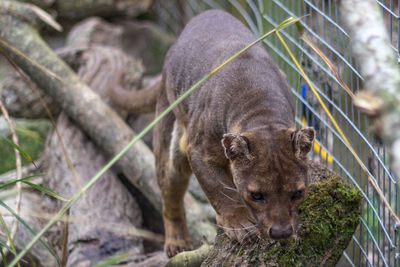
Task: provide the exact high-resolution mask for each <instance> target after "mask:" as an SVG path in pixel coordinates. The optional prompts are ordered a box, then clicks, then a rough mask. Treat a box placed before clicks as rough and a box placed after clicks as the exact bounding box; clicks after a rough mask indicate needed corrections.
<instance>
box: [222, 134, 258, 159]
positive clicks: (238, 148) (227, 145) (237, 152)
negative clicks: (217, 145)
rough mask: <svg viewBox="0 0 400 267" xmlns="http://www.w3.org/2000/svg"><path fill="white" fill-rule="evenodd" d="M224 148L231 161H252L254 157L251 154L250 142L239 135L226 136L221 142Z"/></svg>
mask: <svg viewBox="0 0 400 267" xmlns="http://www.w3.org/2000/svg"><path fill="white" fill-rule="evenodd" d="M221 144H222V147H223V148H224V153H225V156H226V157H227V158H228V159H229V160H232V161H233V160H234V159H237V158H242V159H248V160H251V159H252V158H253V157H252V155H251V154H250V148H249V147H250V146H249V140H248V139H247V137H245V136H241V135H237V134H232V133H228V134H224V136H223V138H222V140H221Z"/></svg>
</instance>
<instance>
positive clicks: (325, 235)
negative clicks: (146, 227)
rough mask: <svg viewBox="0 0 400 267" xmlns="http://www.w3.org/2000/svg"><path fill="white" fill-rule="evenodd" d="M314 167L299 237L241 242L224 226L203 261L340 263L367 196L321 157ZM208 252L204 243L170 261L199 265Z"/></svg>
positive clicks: (210, 263)
mask: <svg viewBox="0 0 400 267" xmlns="http://www.w3.org/2000/svg"><path fill="white" fill-rule="evenodd" d="M311 167H312V168H311V170H312V171H311V176H310V180H311V181H314V183H313V184H311V185H310V187H309V191H308V195H307V198H306V200H305V201H304V203H303V204H302V205H301V207H300V210H299V222H300V223H299V228H298V230H297V234H296V236H294V237H291V238H289V239H287V240H284V241H280V242H278V241H274V240H271V239H254V240H250V241H248V242H247V243H245V244H239V243H237V242H236V241H232V240H230V239H229V238H228V237H227V236H226V235H225V234H224V233H223V231H220V232H219V233H218V235H217V237H216V239H215V242H214V246H213V247H212V248H211V250H210V251H209V252H208V255H207V257H206V258H205V260H204V261H203V262H202V266H335V265H336V263H337V262H338V261H339V259H340V257H341V255H342V253H343V251H344V250H345V249H346V247H347V245H348V243H349V242H350V240H351V237H352V235H353V234H354V232H355V230H356V228H357V225H358V223H359V220H360V205H361V199H362V197H361V194H360V192H359V191H358V190H357V189H356V188H352V187H350V186H349V185H347V184H345V183H343V181H342V179H341V178H340V177H339V176H337V175H336V174H334V173H333V172H332V171H330V170H328V169H327V168H326V167H324V166H322V165H320V164H319V163H315V162H314V163H313V164H312V166H311ZM182 254H184V255H182ZM202 255H205V253H204V247H202V248H201V249H199V250H196V251H192V252H184V253H181V254H178V255H177V256H175V257H174V258H172V259H171V260H170V261H169V263H168V266H169V267H176V266H198V265H196V264H194V265H191V264H190V263H191V262H198V258H199V257H200V256H202ZM203 257H205V256H203Z"/></svg>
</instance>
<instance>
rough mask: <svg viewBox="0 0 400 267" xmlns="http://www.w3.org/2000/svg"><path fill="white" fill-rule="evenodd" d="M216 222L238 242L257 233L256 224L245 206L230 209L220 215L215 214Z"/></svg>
mask: <svg viewBox="0 0 400 267" xmlns="http://www.w3.org/2000/svg"><path fill="white" fill-rule="evenodd" d="M217 223H218V226H219V227H221V228H222V229H223V230H224V232H225V233H226V235H227V236H228V237H229V238H231V239H235V240H237V241H239V242H240V243H243V242H245V241H246V240H249V239H251V238H254V237H255V236H258V235H259V230H258V228H257V225H256V223H255V222H254V220H253V219H252V216H251V215H250V214H249V211H248V210H247V209H246V208H238V209H234V210H230V211H227V212H225V213H223V214H221V215H218V214H217Z"/></svg>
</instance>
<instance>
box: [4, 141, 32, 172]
mask: <svg viewBox="0 0 400 267" xmlns="http://www.w3.org/2000/svg"><path fill="white" fill-rule="evenodd" d="M0 137H1V138H2V139H3V140H4V141H6V142H7V143H9V144H10V145H11V146H12V147H13V148H14V149H16V150H18V151H19V153H21V155H22V156H24V158H26V159H27V160H28V161H29V162H30V163H32V164H33V165H35V167H36V168H37V166H36V164H35V162H34V161H33V159H32V158H31V156H29V155H28V154H27V153H26V152H25V151H24V150H23V149H22V148H21V147H20V146H18V145H17V144H15V143H14V142H13V141H12V140H10V139H8V138H7V137H5V136H4V135H0Z"/></svg>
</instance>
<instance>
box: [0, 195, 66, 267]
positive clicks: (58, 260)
mask: <svg viewBox="0 0 400 267" xmlns="http://www.w3.org/2000/svg"><path fill="white" fill-rule="evenodd" d="M0 206H2V207H4V208H5V209H6V210H8V211H9V212H10V213H11V214H12V215H13V216H14V217H15V218H16V219H17V220H18V221H19V222H20V223H21V224H22V225H23V226H25V228H26V229H28V231H29V232H30V233H31V234H32V235H33V236H36V235H37V234H36V232H35V231H34V230H33V229H32V228H31V227H30V226H29V225H28V224H27V223H26V222H25V221H24V220H23V219H22V218H21V217H20V216H18V214H16V213H15V212H14V210H13V209H11V208H10V207H9V206H8V205H7V204H6V203H4V202H3V201H1V200H0ZM39 242H40V243H41V244H42V245H43V246H44V247H45V248H46V250H47V251H48V252H49V253H50V254H51V255H52V256H53V257H54V258H55V259H56V261H57V263H58V266H60V259H59V258H58V256H57V254H56V253H55V252H54V251H53V250H52V249H51V248H50V247H49V246H48V245H47V244H46V243H45V242H44V241H43V240H42V239H40V237H39ZM20 254H21V253H20ZM18 255H19V254H18ZM17 257H18V256H17ZM10 264H12V262H11V263H10ZM14 265H15V263H14Z"/></svg>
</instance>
